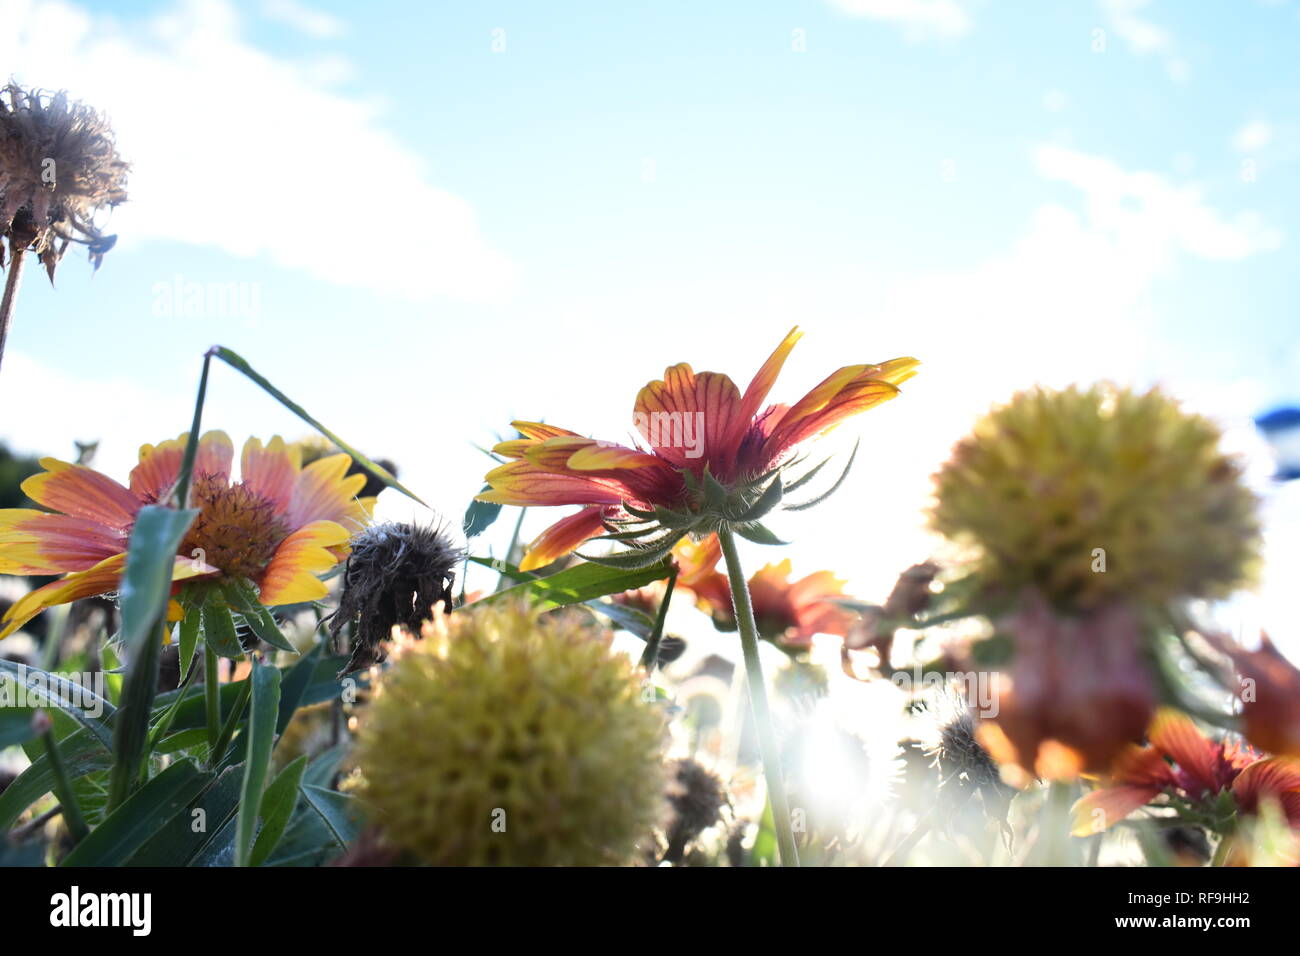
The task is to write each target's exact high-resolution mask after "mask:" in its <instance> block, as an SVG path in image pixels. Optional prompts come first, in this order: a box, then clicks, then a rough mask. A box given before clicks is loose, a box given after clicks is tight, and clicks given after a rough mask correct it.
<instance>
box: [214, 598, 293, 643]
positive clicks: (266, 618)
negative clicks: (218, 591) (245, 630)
mask: <svg viewBox="0 0 1300 956" xmlns="http://www.w3.org/2000/svg"><path fill="white" fill-rule="evenodd" d="M222 592H223V593H224V594H225V595H226V598H227V599H228V600H229V602H230V606H231V607H233V608H234V609H235V610H236V611H238V612H239V616H240V617H242V618H243V619H244V623H245V624H247V625H248V626H249V627H250V628H251V629H252V631H253V633H254V634H256V635H257V637H258V639H259V640H262V641H265V642H266V643H267V644H270V645H271V646H272V647H274V648H277V649H278V650H282V651H289V652H291V653H293V654H296V653H298V648H296V647H294V646H293V645H292V644H290V643H289V639H288V638H287V637H285V636H284V632H283V631H281V630H280V625H279V624H276V623H275V618H274V617H272V616H271V612H270V611H268V610H267V609H266V607H265V606H263V604H262V602H261V601H259V600H258V599H257V593H256V592H255V591H254V590H253V586H252V584H251V583H246V582H243V581H227V582H226V583H225V585H224V586H223V588H222Z"/></svg>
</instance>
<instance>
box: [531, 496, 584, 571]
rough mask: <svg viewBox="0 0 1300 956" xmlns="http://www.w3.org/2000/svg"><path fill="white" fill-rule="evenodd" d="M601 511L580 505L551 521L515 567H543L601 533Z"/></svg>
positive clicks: (534, 568) (532, 568)
mask: <svg viewBox="0 0 1300 956" xmlns="http://www.w3.org/2000/svg"><path fill="white" fill-rule="evenodd" d="M604 510H605V509H604V508H601V507H591V508H583V509H582V510H581V511H578V512H576V513H574V514H571V515H569V516H568V517H567V518H561V519H560V520H559V521H557V522H555V524H553V525H551V526H550V527H549V528H547V529H546V530H545V531H543V532H542V533H541V534H540V535H538V536H537V538H536V539H535V540H534V541H533V542H532V544H530V545H529V546H528V553H527V554H525V555H524V559H523V561H521V562H520V563H519V570H520V571H533V570H536V569H537V568H541V567H545V566H546V565H548V564H550V563H551V562H552V561H554V560H556V559H557V558H562V557H564V555H566V554H569V553H570V552H572V551H573V550H575V549H576V548H578V547H580V546H581V545H582V544H583V543H584V542H586V541H589V540H590V539H592V538H594V537H595V536H596V535H598V534H601V533H602V532H604V530H605V525H604V522H603V521H602V516H603V514H604Z"/></svg>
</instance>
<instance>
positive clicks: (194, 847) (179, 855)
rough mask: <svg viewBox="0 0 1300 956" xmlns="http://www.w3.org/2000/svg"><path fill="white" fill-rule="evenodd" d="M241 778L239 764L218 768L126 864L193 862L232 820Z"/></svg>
mask: <svg viewBox="0 0 1300 956" xmlns="http://www.w3.org/2000/svg"><path fill="white" fill-rule="evenodd" d="M243 778H244V772H243V768H242V767H237V766H236V767H227V768H226V769H225V770H223V771H221V773H220V774H219V775H218V776H217V778H216V779H215V780H214V781H213V782H212V783H211V785H209V786H208V787H206V788H205V789H204V790H203V792H202V793H200V794H199V795H198V796H197V797H195V798H194V799H193V800H191V801H190V802H189V803H188V804H186V805H185V807H184V809H182V810H181V811H180V812H179V813H177V814H175V815H174V816H173V817H172V818H171V819H170V820H168V821H167V822H166V823H164V824H163V825H162V826H161V827H159V829H158V831H157V832H156V833H155V834H154V835H153V836H151V837H150V838H149V839H148V840H146V841H145V842H144V843H143V844H141V846H140V848H139V849H138V850H136V851H135V852H134V853H132V854H131V856H130V857H129V858H128V859H127V861H126V865H127V866H152V867H176V866H191V865H193V864H194V862H195V861H196V860H197V859H198V858H199V857H200V856H201V855H202V854H203V852H204V850H205V849H206V848H207V847H208V845H209V844H210V843H211V842H212V841H213V840H215V839H216V838H217V835H218V834H219V833H220V832H221V831H223V830H224V829H225V828H226V824H227V823H229V822H231V821H233V820H234V817H235V810H236V809H237V808H238V806H239V789H240V786H241V784H242V783H243ZM196 811H202V812H201V813H198V812H196Z"/></svg>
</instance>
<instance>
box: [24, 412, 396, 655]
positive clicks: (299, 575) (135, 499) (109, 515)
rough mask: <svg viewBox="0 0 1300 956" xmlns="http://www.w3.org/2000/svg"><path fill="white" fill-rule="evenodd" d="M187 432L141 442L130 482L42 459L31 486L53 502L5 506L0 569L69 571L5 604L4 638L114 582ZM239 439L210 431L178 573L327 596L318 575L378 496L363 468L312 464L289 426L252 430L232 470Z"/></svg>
mask: <svg viewBox="0 0 1300 956" xmlns="http://www.w3.org/2000/svg"><path fill="white" fill-rule="evenodd" d="M187 438H188V436H187V435H181V436H180V438H177V439H174V440H169V441H164V442H161V443H160V444H158V445H156V446H155V445H144V446H143V447H141V449H140V460H139V464H137V465H136V466H135V468H134V469H132V471H131V475H130V480H129V483H128V485H127V486H125V487H124V486H123V485H121V484H119V483H118V482H117V481H114V480H113V479H112V478H109V477H108V476H106V475H103V474H101V473H99V472H97V471H94V470H93V469H91V468H87V467H85V466H83V465H74V464H69V463H68V462H64V461H59V460H58V459H56V458H44V459H42V460H41V467H43V468H44V469H45V471H44V472H42V473H41V474H38V475H33V476H32V477H31V478H28V479H27V480H26V481H25V482H23V486H22V488H23V491H24V492H25V493H26V495H27V496H28V497H29V498H31V499H32V500H33V501H35V502H36V503H37V504H39V505H41V506H43V507H44V508H47V509H49V510H48V511H41V510H37V509H34V508H7V509H3V510H0V574H22V575H49V574H62V575H64V577H62V578H60V579H59V580H57V581H54V582H53V583H51V584H47V585H45V586H44V587H41V588H38V589H36V590H35V591H32V592H31V593H30V594H28V595H26V596H25V597H23V598H22V599H21V600H19V601H17V602H16V603H15V604H14V605H13V606H12V607H11V608H10V609H9V612H8V613H7V614H6V615H5V617H4V621H3V628H2V629H0V638H4V637H7V636H9V635H10V634H12V633H13V632H14V631H16V630H17V629H18V628H20V627H22V626H23V625H24V624H26V623H27V622H28V621H29V620H31V619H32V618H33V617H35V616H36V615H37V614H39V613H40V612H41V611H42V610H44V609H45V608H48V607H52V606H54V605H56V604H66V603H68V602H70V601H75V600H78V599H79V598H85V597H92V596H94V595H98V594H105V593H108V592H111V591H115V590H116V589H117V587H118V584H119V582H120V580H121V577H122V572H123V569H124V568H125V566H126V550H127V546H128V542H129V540H130V536H131V529H132V527H133V526H134V524H135V519H136V515H137V514H138V513H139V511H140V509H141V508H142V507H144V506H145V505H155V504H161V503H165V502H166V501H167V500H168V498H169V497H170V495H171V492H172V489H173V488H174V486H175V484H176V480H177V476H178V475H179V473H180V468H181V461H182V459H183V457H184V454H185V445H186V441H187ZM233 458H234V447H233V445H232V444H231V442H230V438H229V437H227V435H226V434H225V433H224V432H220V431H211V432H208V433H207V434H205V435H204V436H203V437H202V438H201V439H200V440H199V445H198V450H197V456H196V459H195V465H194V478H193V482H192V484H191V487H190V505H191V507H194V508H197V509H198V510H199V514H198V517H197V518H196V519H195V521H194V523H193V525H191V527H190V529H189V531H188V532H187V533H186V535H185V538H184V540H183V541H182V542H181V546H180V550H179V552H178V553H177V555H176V560H175V564H174V568H173V571H172V579H173V581H181V580H186V579H191V578H199V579H205V580H210V579H217V580H220V579H225V578H230V579H248V580H252V581H253V582H254V583H255V584H256V585H257V587H258V589H259V599H260V600H261V602H262V604H263V605H266V606H268V607H271V606H276V605H282V604H296V603H298V602H301V601H314V600H318V599H320V598H323V597H324V596H325V595H326V593H327V591H326V587H325V584H324V582H323V581H321V580H320V578H318V577H317V576H316V575H317V574H318V573H320V572H322V571H326V570H328V569H329V568H331V567H333V566H334V565H335V564H337V563H338V562H339V560H340V559H341V558H343V557H344V556H346V554H347V548H348V541H349V539H350V538H351V536H352V535H353V533H355V532H356V531H357V530H359V529H360V528H361V527H362V526H363V525H364V524H365V522H366V521H367V520H368V516H369V513H370V511H371V509H372V507H373V504H374V499H373V498H366V499H359V498H357V492H358V491H359V490H360V488H361V487H362V486H363V485H364V484H365V480H366V479H365V476H364V475H352V476H348V475H347V470H348V466H349V465H350V464H351V461H352V460H351V458H349V456H347V455H333V456H330V457H328V458H323V459H321V460H320V461H316V462H313V463H312V464H311V465H309V466H307V467H306V468H303V467H302V463H301V457H300V455H299V453H298V452H297V451H296V450H295V449H293V448H292V447H291V446H289V445H286V444H285V442H284V441H283V440H282V439H281V438H280V437H279V436H277V437H275V438H272V439H271V441H270V443H268V444H267V445H265V446H264V445H263V444H262V442H261V441H260V440H259V439H256V438H250V439H249V440H248V442H247V443H246V444H245V445H244V449H243V454H242V456H241V459H240V480H238V481H232V480H231V466H232V464H233Z"/></svg>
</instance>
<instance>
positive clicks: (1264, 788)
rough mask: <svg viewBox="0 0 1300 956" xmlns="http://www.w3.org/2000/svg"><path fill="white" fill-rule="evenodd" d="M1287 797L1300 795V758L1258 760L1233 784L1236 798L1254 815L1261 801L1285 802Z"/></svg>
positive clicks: (1233, 792) (1242, 806)
mask: <svg viewBox="0 0 1300 956" xmlns="http://www.w3.org/2000/svg"><path fill="white" fill-rule="evenodd" d="M1286 794H1300V758H1297V757H1268V758H1267V759H1265V760H1258V761H1256V762H1255V763H1253V764H1251V765H1250V766H1249V767H1247V768H1246V769H1245V770H1243V771H1242V772H1241V773H1239V774H1237V779H1236V780H1234V781H1233V782H1232V795H1233V797H1234V798H1235V799H1236V801H1237V803H1238V805H1239V806H1241V808H1242V809H1244V810H1246V811H1247V812H1254V811H1255V809H1256V808H1258V806H1259V804H1260V801H1261V800H1266V799H1273V800H1281V798H1282V797H1283V796H1285V795H1286Z"/></svg>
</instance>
